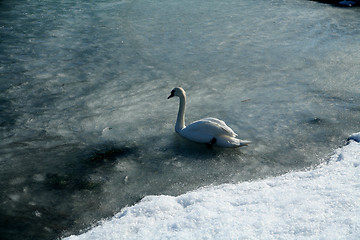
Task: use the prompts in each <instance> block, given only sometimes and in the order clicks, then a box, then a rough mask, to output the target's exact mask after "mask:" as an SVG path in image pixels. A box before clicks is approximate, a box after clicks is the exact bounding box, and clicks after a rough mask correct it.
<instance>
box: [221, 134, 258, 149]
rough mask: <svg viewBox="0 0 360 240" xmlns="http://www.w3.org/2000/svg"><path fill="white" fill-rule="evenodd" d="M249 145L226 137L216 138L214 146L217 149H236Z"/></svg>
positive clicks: (247, 142)
mask: <svg viewBox="0 0 360 240" xmlns="http://www.w3.org/2000/svg"><path fill="white" fill-rule="evenodd" d="M250 143H251V142H250V141H247V140H241V139H238V138H235V137H229V136H226V137H219V138H216V143H215V145H217V146H219V147H228V148H237V147H242V146H247V145H248V144H250Z"/></svg>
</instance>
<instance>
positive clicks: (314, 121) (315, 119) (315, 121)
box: [308, 117, 326, 125]
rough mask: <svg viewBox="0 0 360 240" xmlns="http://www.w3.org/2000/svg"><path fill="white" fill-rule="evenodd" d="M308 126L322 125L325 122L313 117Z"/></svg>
mask: <svg viewBox="0 0 360 240" xmlns="http://www.w3.org/2000/svg"><path fill="white" fill-rule="evenodd" d="M308 122H309V123H310V124H314V125H315V124H324V123H325V122H326V121H325V120H324V119H321V118H318V117H314V118H312V119H310V120H309V121H308Z"/></svg>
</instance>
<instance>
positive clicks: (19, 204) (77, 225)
mask: <svg viewBox="0 0 360 240" xmlns="http://www.w3.org/2000/svg"><path fill="white" fill-rule="evenodd" d="M359 18H360V12H359V10H358V9H343V8H336V7H332V6H329V5H324V4H320V3H317V2H312V1H300V0H299V1H280V0H274V1H256V3H254V2H252V1H172V0H170V1H131V0H129V1H96V2H92V3H89V2H88V1H67V0H64V1H61V2H54V1H34V0H33V1H30V0H29V1H6V0H5V1H2V2H1V3H0V34H1V35H0V53H1V54H0V74H1V75H0V78H1V79H0V132H1V135H0V136H1V141H0V189H1V190H0V191H1V195H0V198H1V201H0V202H1V205H0V234H1V236H0V237H1V239H54V238H56V237H61V236H68V235H71V234H77V233H79V231H80V230H84V229H87V228H89V227H91V226H92V224H94V223H96V222H97V221H99V220H100V219H103V218H108V217H111V216H113V215H114V214H115V213H117V212H119V211H120V210H121V209H123V208H124V207H125V206H127V205H133V204H135V203H137V202H138V201H139V200H140V199H142V198H143V197H145V196H148V195H160V194H167V195H179V194H183V193H186V192H187V191H190V190H194V189H198V188H199V187H203V186H209V185H219V184H222V183H238V182H243V181H252V180H256V179H264V178H268V177H273V176H279V175H281V174H284V173H287V172H291V171H298V170H304V169H308V168H312V167H314V166H317V165H318V164H320V163H321V162H323V161H325V160H326V159H327V156H328V155H329V154H331V152H332V151H333V150H334V149H336V148H337V147H339V146H342V145H343V144H344V143H345V140H346V138H347V137H348V136H349V134H351V133H354V132H357V131H358V130H359V122H360V95H359V92H360V82H359V66H358V63H359V62H360V54H359V52H360V45H359V39H360V29H359V25H358V19H359ZM175 86H182V87H183V88H184V89H185V90H186V91H187V97H188V102H187V104H188V105H187V113H186V120H187V122H188V123H189V122H191V121H194V120H197V119H199V118H202V117H208V116H212V117H217V118H220V119H222V120H224V121H226V122H227V124H228V125H229V126H230V127H232V128H233V129H234V130H235V132H237V133H238V134H239V136H240V138H243V139H248V140H251V141H253V144H252V145H251V146H248V147H244V148H241V149H225V150H224V149H215V148H214V149H209V148H207V147H206V146H203V145H199V144H196V143H191V142H189V141H187V140H185V139H182V138H181V137H179V136H177V135H176V134H175V132H174V125H175V120H176V114H177V110H178V100H177V99H170V100H168V99H167V96H168V95H169V94H170V91H171V90H172V88H173V87H175Z"/></svg>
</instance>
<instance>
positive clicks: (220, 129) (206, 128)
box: [184, 118, 237, 140]
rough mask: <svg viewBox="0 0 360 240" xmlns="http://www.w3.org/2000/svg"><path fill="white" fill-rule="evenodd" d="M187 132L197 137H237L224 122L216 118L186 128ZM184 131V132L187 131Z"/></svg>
mask: <svg viewBox="0 0 360 240" xmlns="http://www.w3.org/2000/svg"><path fill="white" fill-rule="evenodd" d="M185 129H186V132H188V133H192V134H194V135H195V134H196V135H206V136H211V138H210V140H211V139H212V137H216V136H221V135H226V136H231V137H236V136H237V134H236V133H235V132H234V131H233V130H232V129H231V128H230V127H228V126H227V125H226V124H225V122H224V121H221V120H219V119H216V118H204V119H201V120H198V121H195V122H193V123H191V124H190V125H188V126H186V128H185ZM185 129H184V130H185Z"/></svg>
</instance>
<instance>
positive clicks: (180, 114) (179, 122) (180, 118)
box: [175, 96, 186, 133]
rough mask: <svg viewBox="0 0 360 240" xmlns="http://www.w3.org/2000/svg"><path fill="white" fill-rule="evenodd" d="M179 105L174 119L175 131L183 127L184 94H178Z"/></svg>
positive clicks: (178, 131)
mask: <svg viewBox="0 0 360 240" xmlns="http://www.w3.org/2000/svg"><path fill="white" fill-rule="evenodd" d="M179 98H180V105H179V112H178V115H177V119H176V124H175V131H176V132H177V133H180V131H181V130H182V129H183V128H185V104H186V96H179Z"/></svg>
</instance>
